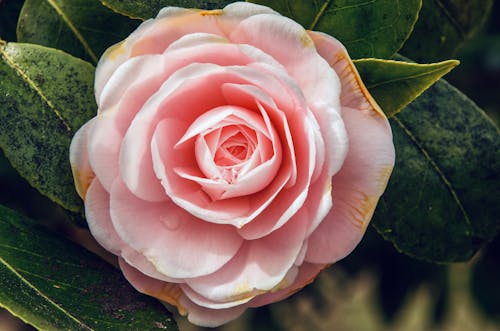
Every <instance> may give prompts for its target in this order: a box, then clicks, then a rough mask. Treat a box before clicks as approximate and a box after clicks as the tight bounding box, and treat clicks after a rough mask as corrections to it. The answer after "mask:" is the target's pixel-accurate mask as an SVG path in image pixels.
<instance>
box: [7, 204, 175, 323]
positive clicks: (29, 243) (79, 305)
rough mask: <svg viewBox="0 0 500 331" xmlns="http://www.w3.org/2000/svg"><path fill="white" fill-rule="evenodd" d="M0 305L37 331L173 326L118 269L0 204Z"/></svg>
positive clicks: (164, 313)
mask: <svg viewBox="0 0 500 331" xmlns="http://www.w3.org/2000/svg"><path fill="white" fill-rule="evenodd" d="M0 289H1V290H0V306H2V307H4V308H7V309H8V310H9V311H10V312H11V313H13V314H14V315H16V316H18V317H20V318H21V319H22V320H23V321H25V322H26V323H29V324H31V325H33V326H35V327H36V328H38V329H40V330H87V331H89V330H119V331H121V330H144V331H146V330H177V327H176V325H175V322H174V321H173V319H172V318H171V314H170V313H169V312H168V311H167V310H166V309H165V307H163V306H162V305H161V304H160V303H159V302H158V301H156V300H154V299H152V298H149V297H147V296H145V295H142V294H139V293H138V292H137V291H135V290H134V289H133V288H132V287H131V286H130V285H129V284H128V283H127V281H126V280H125V278H124V277H123V275H122V274H121V272H120V271H118V270H117V269H115V268H114V267H112V266H111V265H109V264H107V263H106V262H104V261H103V260H101V259H100V258H99V257H97V256H96V255H94V254H92V253H90V252H89V251H87V250H85V249H83V248H82V247H80V246H77V245H75V244H74V243H72V242H70V241H68V240H66V239H63V238H60V237H58V236H56V235H55V234H53V233H51V232H49V231H47V230H46V229H44V228H42V227H40V226H39V225H37V223H36V222H34V221H32V220H30V219H27V218H25V217H23V216H22V215H20V214H18V213H16V212H14V211H12V210H10V209H7V208H5V207H3V206H0Z"/></svg>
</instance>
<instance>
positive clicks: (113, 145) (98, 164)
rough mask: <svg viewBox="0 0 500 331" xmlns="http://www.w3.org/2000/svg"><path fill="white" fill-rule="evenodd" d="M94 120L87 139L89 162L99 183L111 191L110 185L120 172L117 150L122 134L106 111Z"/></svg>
mask: <svg viewBox="0 0 500 331" xmlns="http://www.w3.org/2000/svg"><path fill="white" fill-rule="evenodd" d="M94 122H95V124H94V126H93V127H92V129H91V130H90V132H89V139H88V151H89V162H90V164H91V166H92V169H93V170H94V172H95V174H96V176H97V178H98V179H99V181H100V183H101V184H102V185H103V186H104V187H105V189H106V190H107V191H111V185H112V184H113V182H114V180H115V178H116V177H118V176H119V174H120V173H119V169H118V152H119V150H120V146H121V142H122V139H123V136H122V134H121V133H120V132H119V129H118V128H117V127H116V125H115V121H114V118H113V117H112V116H109V115H108V113H106V114H103V115H98V116H97V117H96V118H95V121H94Z"/></svg>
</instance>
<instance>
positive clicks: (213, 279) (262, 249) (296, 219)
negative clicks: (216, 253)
mask: <svg viewBox="0 0 500 331" xmlns="http://www.w3.org/2000/svg"><path fill="white" fill-rule="evenodd" d="M304 219H307V215H305V213H303V212H299V213H297V214H296V215H294V216H293V218H291V219H290V220H289V221H288V222H287V223H286V224H285V225H283V226H282V227H281V228H280V229H279V230H276V231H274V232H273V233H272V234H270V235H269V236H266V237H264V238H261V239H259V240H254V241H246V242H245V243H244V244H243V246H242V247H241V249H240V250H239V251H238V253H237V254H236V256H234V257H233V259H232V260H231V261H229V262H228V263H227V264H226V265H225V266H224V267H222V268H221V269H220V270H218V271H216V272H214V273H212V274H209V275H206V276H203V277H199V278H191V279H186V284H187V285H189V287H190V288H191V289H193V290H194V291H195V292H197V293H198V294H200V295H201V296H203V297H205V298H207V299H208V300H212V301H217V302H230V301H240V300H243V299H245V298H248V297H254V296H255V295H257V294H259V293H260V292H262V291H268V290H270V289H272V288H274V287H275V286H276V285H277V284H279V283H280V282H281V281H282V280H283V278H284V277H285V276H286V274H287V272H288V271H289V269H290V268H291V267H292V266H293V264H294V262H295V260H296V259H297V256H298V255H299V253H300V248H301V247H302V243H303V241H304V236H305V232H306V225H307V224H306V222H303V220H304ZM186 294H187V293H186Z"/></svg>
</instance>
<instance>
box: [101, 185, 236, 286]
mask: <svg viewBox="0 0 500 331" xmlns="http://www.w3.org/2000/svg"><path fill="white" fill-rule="evenodd" d="M110 210H111V219H112V222H113V225H114V227H115V229H116V231H117V233H118V235H119V236H120V237H121V238H122V239H123V240H124V241H125V242H126V243H127V244H128V245H130V247H132V248H133V249H134V250H136V251H138V252H142V254H143V255H144V256H145V257H146V258H147V259H148V260H149V261H150V262H151V263H152V264H153V265H154V266H155V268H156V269H157V270H158V271H159V272H160V273H162V274H164V275H166V276H168V277H172V278H185V277H198V276H201V275H206V274H210V273H212V272H214V271H216V270H217V269H219V268H221V267H222V266H223V265H224V264H226V263H227V262H228V261H229V260H230V259H231V258H232V257H233V256H234V255H235V254H236V252H237V251H238V249H239V247H240V245H241V243H242V239H241V238H240V237H239V236H238V235H237V233H236V232H235V231H234V228H232V227H230V226H223V225H220V226H214V225H213V224H211V223H206V222H203V221H201V220H199V219H197V218H195V217H193V216H192V215H191V214H189V213H187V212H186V211H185V210H183V209H181V208H179V207H177V206H176V205H175V204H173V203H172V202H170V201H164V202H156V203H155V202H147V201H144V200H140V199H138V198H137V197H135V196H134V195H133V194H132V193H131V192H130V191H129V190H128V189H127V188H126V186H125V185H124V184H123V182H121V181H120V180H117V181H116V182H115V184H114V185H113V189H112V191H111V203H110ZM207 234H209V235H207Z"/></svg>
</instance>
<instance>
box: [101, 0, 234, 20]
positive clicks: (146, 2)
mask: <svg viewBox="0 0 500 331" xmlns="http://www.w3.org/2000/svg"><path fill="white" fill-rule="evenodd" d="M100 1H101V2H102V4H103V5H105V6H106V7H109V8H111V9H112V10H113V11H115V12H117V13H120V14H123V15H126V16H128V17H131V18H136V19H141V20H147V19H148V18H152V17H155V16H156V15H157V14H158V12H159V11H160V9H162V8H163V7H168V6H174V7H183V8H200V9H221V8H224V7H225V6H226V5H228V4H230V3H231V2H235V0H211V1H204V0H201V1H200V0H100Z"/></svg>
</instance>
